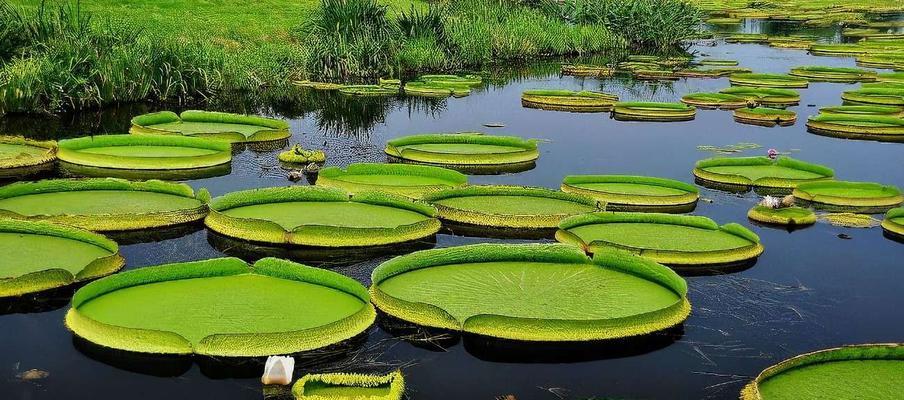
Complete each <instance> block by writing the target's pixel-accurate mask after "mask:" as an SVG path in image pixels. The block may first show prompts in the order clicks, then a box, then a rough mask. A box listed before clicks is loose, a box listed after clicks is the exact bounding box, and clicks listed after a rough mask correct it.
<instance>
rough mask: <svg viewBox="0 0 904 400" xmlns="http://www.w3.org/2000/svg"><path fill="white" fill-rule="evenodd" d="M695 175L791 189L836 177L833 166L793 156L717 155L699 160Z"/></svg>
mask: <svg viewBox="0 0 904 400" xmlns="http://www.w3.org/2000/svg"><path fill="white" fill-rule="evenodd" d="M694 176H696V177H697V178H698V179H700V180H702V181H704V182H715V183H723V184H729V185H739V186H752V187H767V188H785V189H790V188H793V187H795V186H797V185H799V184H801V183H804V182H812V181H821V180H827V179H832V178H833V177H834V176H835V172H834V171H832V169H830V168H828V167H825V166H822V165H819V164H811V163H808V162H804V161H800V160H797V159H794V158H791V157H777V158H776V159H774V160H773V159H771V158H769V157H714V158H707V159H705V160H700V161H697V164H696V166H695V167H694Z"/></svg>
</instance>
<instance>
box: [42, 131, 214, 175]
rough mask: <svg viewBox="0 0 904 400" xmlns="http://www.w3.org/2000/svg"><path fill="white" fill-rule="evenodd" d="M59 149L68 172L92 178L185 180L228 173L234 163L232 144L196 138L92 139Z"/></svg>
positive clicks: (70, 141)
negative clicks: (137, 174) (126, 176)
mask: <svg viewBox="0 0 904 400" xmlns="http://www.w3.org/2000/svg"><path fill="white" fill-rule="evenodd" d="M59 147H60V149H59V154H58V156H59V158H60V161H62V162H63V163H64V164H63V167H64V168H65V169H66V170H67V171H69V172H72V173H76V174H80V175H89V176H97V175H104V176H117V177H125V176H121V175H122V174H129V173H130V172H134V173H139V174H140V173H141V172H144V174H143V175H140V176H138V177H143V178H145V179H147V178H163V177H167V178H182V179H185V178H189V177H197V176H209V175H210V174H209V171H216V170H220V171H223V172H227V173H228V172H229V162H230V161H232V147H231V146H230V145H229V144H228V143H223V142H222V141H213V140H207V139H202V138H195V137H182V136H170V135H166V136H164V135H160V136H156V135H104V136H90V137H83V138H78V139H68V140H63V141H61V142H60V144H59ZM223 167H225V168H223ZM129 177H136V176H129Z"/></svg>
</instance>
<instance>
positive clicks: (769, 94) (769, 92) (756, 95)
mask: <svg viewBox="0 0 904 400" xmlns="http://www.w3.org/2000/svg"><path fill="white" fill-rule="evenodd" d="M719 93H723V94H730V95H733V96H739V97H743V98H745V99H747V101H751V102H755V103H756V104H759V105H763V106H774V107H785V106H793V105H797V104H799V103H800V93H797V91H795V90H791V89H776V88H755V87H744V86H734V87H730V88H725V89H722V90H720V91H719Z"/></svg>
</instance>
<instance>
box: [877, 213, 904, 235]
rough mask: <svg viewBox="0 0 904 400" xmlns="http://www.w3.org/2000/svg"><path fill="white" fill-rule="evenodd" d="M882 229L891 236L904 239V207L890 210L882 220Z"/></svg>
mask: <svg viewBox="0 0 904 400" xmlns="http://www.w3.org/2000/svg"><path fill="white" fill-rule="evenodd" d="M882 229H884V230H885V232H886V233H888V234H890V235H891V236H894V237H898V238H904V207H898V208H893V209H891V210H888V212H887V213H885V219H883V220H882Z"/></svg>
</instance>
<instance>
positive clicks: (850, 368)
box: [741, 343, 904, 400]
mask: <svg viewBox="0 0 904 400" xmlns="http://www.w3.org/2000/svg"><path fill="white" fill-rule="evenodd" d="M901 376H904V345H902V344H900V343H890V344H863V345H854V346H844V347H837V348H834V349H827V350H820V351H815V352H812V353H806V354H802V355H799V356H796V357H793V358H790V359H787V360H785V361H782V362H780V363H778V364H776V365H773V366H771V367H769V368H766V369H765V370H764V371H763V372H761V373H760V374H759V375H757V377H756V378H755V379H754V380H753V382H751V383H750V384H748V385H747V386H745V387H744V390H743V391H741V400H792V399H794V400H798V399H839V400H840V399H872V400H892V399H898V398H900V397H901V393H904V380H902V379H901Z"/></svg>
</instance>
